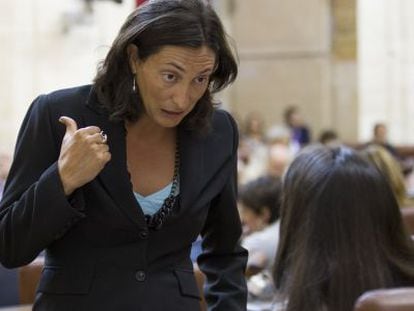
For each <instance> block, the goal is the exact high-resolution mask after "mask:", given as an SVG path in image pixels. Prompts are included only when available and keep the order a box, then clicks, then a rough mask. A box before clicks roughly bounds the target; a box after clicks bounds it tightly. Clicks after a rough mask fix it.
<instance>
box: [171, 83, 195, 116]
mask: <svg viewBox="0 0 414 311" xmlns="http://www.w3.org/2000/svg"><path fill="white" fill-rule="evenodd" d="M173 102H174V104H175V106H176V107H177V108H178V109H179V110H185V109H186V108H187V107H188V106H189V105H191V95H190V87H189V86H186V85H181V86H179V87H177V89H176V91H175V93H174V96H173Z"/></svg>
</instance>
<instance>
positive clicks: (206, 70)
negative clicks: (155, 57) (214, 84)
mask: <svg viewBox="0 0 414 311" xmlns="http://www.w3.org/2000/svg"><path fill="white" fill-rule="evenodd" d="M167 65H170V66H173V67H175V68H176V69H177V70H179V71H181V72H185V69H184V68H183V67H181V66H180V65H179V64H177V63H174V62H169V63H167ZM207 72H213V69H212V68H206V69H204V70H203V71H201V72H200V73H199V74H205V73H207Z"/></svg>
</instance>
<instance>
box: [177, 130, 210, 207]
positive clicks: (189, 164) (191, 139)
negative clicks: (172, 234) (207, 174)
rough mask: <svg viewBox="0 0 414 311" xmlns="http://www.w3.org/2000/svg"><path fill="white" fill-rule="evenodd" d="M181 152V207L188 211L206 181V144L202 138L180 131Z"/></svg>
mask: <svg viewBox="0 0 414 311" xmlns="http://www.w3.org/2000/svg"><path fill="white" fill-rule="evenodd" d="M178 139H179V149H180V150H179V152H180V206H181V208H182V209H186V208H187V207H189V206H190V204H191V203H192V202H194V200H195V199H196V198H197V196H198V194H199V193H200V191H201V188H202V187H203V183H204V182H205V179H204V177H203V176H200V173H201V172H204V171H205V161H204V144H203V141H202V139H201V138H199V137H196V135H194V134H192V133H191V132H189V131H186V130H183V129H179V132H178Z"/></svg>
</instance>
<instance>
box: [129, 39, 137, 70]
mask: <svg viewBox="0 0 414 311" xmlns="http://www.w3.org/2000/svg"><path fill="white" fill-rule="evenodd" d="M127 53H128V61H129V67H130V68H131V71H132V73H133V74H136V73H137V70H136V65H137V62H138V47H137V46H136V45H135V44H132V43H131V44H129V45H128V47H127Z"/></svg>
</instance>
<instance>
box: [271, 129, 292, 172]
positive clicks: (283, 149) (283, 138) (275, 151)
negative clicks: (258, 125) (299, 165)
mask: <svg viewBox="0 0 414 311" xmlns="http://www.w3.org/2000/svg"><path fill="white" fill-rule="evenodd" d="M266 138H267V143H268V148H269V159H268V168H267V172H268V174H269V175H272V176H277V177H281V176H283V174H284V172H285V170H286V168H287V167H288V166H289V164H290V162H292V160H293V158H294V156H295V150H294V149H292V146H291V141H290V132H289V129H288V128H286V127H284V126H278V125H274V126H272V127H270V128H269V130H268V131H267V133H266Z"/></svg>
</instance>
